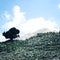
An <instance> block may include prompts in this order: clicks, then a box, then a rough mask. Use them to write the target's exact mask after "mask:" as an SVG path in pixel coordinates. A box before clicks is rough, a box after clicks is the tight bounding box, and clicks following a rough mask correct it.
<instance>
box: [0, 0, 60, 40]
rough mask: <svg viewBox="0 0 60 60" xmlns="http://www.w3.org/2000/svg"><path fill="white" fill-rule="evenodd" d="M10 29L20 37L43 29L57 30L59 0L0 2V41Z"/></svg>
mask: <svg viewBox="0 0 60 60" xmlns="http://www.w3.org/2000/svg"><path fill="white" fill-rule="evenodd" d="M12 27H16V28H18V29H19V30H20V31H21V33H20V34H21V35H24V34H27V33H33V32H35V31H37V30H39V29H43V28H48V29H50V30H59V28H60V0H0V41H3V40H5V38H4V37H3V36H2V33H3V32H4V31H7V30H9V29H10V28H12Z"/></svg>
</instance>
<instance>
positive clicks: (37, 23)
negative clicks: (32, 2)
mask: <svg viewBox="0 0 60 60" xmlns="http://www.w3.org/2000/svg"><path fill="white" fill-rule="evenodd" d="M44 28H47V29H49V30H50V31H54V30H57V24H56V22H55V21H51V20H46V19H44V18H43V17H39V18H33V19H30V20H28V21H27V22H26V23H25V24H23V25H22V26H21V29H22V31H23V32H24V33H33V32H35V31H37V30H40V29H44Z"/></svg>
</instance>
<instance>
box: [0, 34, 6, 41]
mask: <svg viewBox="0 0 60 60" xmlns="http://www.w3.org/2000/svg"><path fill="white" fill-rule="evenodd" d="M3 41H6V39H5V37H4V36H2V34H0V42H3Z"/></svg>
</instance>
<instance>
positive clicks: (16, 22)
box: [3, 5, 25, 30]
mask: <svg viewBox="0 0 60 60" xmlns="http://www.w3.org/2000/svg"><path fill="white" fill-rule="evenodd" d="M8 15H9V14H5V17H6V18H7V19H8V17H9V16H8ZM23 22H25V16H24V12H21V9H20V7H19V6H17V5H16V6H14V8H13V17H12V20H10V21H9V22H6V23H5V24H4V25H3V28H4V29H5V30H7V29H10V28H11V27H19V26H20V25H21V24H23Z"/></svg>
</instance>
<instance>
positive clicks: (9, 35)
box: [2, 27, 20, 40]
mask: <svg viewBox="0 0 60 60" xmlns="http://www.w3.org/2000/svg"><path fill="white" fill-rule="evenodd" d="M19 32H20V31H19V30H18V29H16V28H15V27H13V28H11V29H10V30H9V31H7V32H3V33H2V34H3V36H5V38H6V39H7V38H10V40H13V39H14V38H17V37H19Z"/></svg>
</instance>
